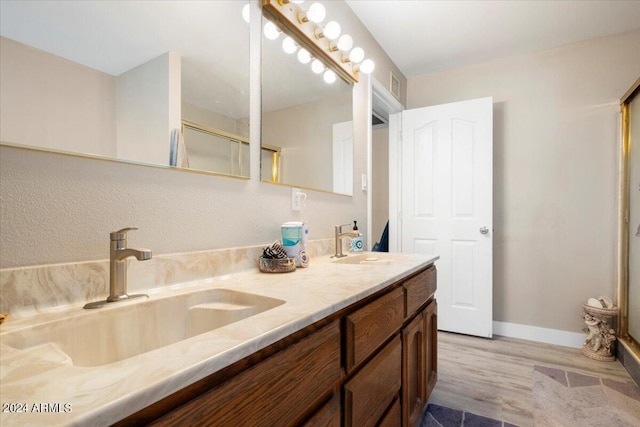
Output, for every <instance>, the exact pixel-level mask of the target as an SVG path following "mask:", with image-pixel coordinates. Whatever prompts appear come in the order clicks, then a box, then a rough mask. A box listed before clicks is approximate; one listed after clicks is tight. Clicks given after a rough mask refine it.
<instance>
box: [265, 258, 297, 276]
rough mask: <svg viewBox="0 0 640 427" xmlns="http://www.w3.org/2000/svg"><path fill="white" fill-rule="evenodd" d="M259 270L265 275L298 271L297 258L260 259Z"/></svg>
mask: <svg viewBox="0 0 640 427" xmlns="http://www.w3.org/2000/svg"><path fill="white" fill-rule="evenodd" d="M258 269H259V270H260V271H262V272H263V273H290V272H292V271H295V270H296V259H295V258H282V259H270V258H263V257H260V258H258Z"/></svg>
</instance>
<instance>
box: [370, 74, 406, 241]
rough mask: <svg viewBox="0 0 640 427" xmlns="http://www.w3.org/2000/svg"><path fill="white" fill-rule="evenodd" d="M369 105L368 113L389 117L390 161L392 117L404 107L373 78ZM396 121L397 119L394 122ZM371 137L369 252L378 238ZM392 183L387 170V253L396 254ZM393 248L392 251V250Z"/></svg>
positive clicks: (396, 191)
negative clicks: (374, 224) (375, 223)
mask: <svg viewBox="0 0 640 427" xmlns="http://www.w3.org/2000/svg"><path fill="white" fill-rule="evenodd" d="M370 80H371V88H370V90H371V105H370V108H369V111H370V112H372V111H373V110H374V109H375V110H376V112H383V113H386V114H387V115H388V117H389V159H391V156H392V152H393V151H394V149H395V148H392V145H394V144H395V145H397V144H398V138H394V137H392V133H393V132H394V130H393V127H392V119H391V118H392V117H393V116H395V117H399V116H400V114H399V113H401V112H402V111H403V110H404V109H405V107H404V105H402V103H401V102H400V101H398V100H397V99H396V97H395V96H393V95H392V94H391V92H389V90H388V89H387V88H386V87H385V86H384V85H383V84H382V83H380V82H379V81H378V80H376V79H375V78H374V77H371V79H370ZM395 121H397V119H396V120H395ZM373 174H374V171H373V137H372V136H371V132H369V141H368V142H367V177H368V178H367V181H368V182H367V188H368V189H369V191H367V239H366V241H367V245H368V248H369V250H371V247H372V246H373V242H375V241H376V239H378V237H380V236H374V235H373V192H374V191H375V188H373ZM393 183H394V181H393V180H392V176H391V170H389V252H398V250H397V249H396V247H395V246H392V244H391V236H392V233H391V221H392V215H391V212H394V211H393V210H392V207H393V208H394V209H395V208H396V207H397V206H396V205H394V204H393V203H394V202H392V199H395V198H396V197H397V196H398V194H399V191H398V188H397V184H395V185H394V184H393ZM395 212H396V215H395V216H396V218H394V220H397V212H398V211H397V209H396V210H395ZM392 248H394V249H395V250H394V249H392Z"/></svg>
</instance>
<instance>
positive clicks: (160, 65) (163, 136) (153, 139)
mask: <svg viewBox="0 0 640 427" xmlns="http://www.w3.org/2000/svg"><path fill="white" fill-rule="evenodd" d="M180 76H181V72H180V56H179V55H178V54H176V53H174V52H167V53H165V54H163V55H160V56H159V57H157V58H154V59H152V60H150V61H148V62H145V63H144V64H141V65H139V66H137V67H136V68H134V69H132V70H129V71H127V72H126V73H122V74H121V75H119V76H118V77H117V79H116V107H117V150H116V157H117V158H119V159H127V160H135V161H140V162H145V163H151V164H157V165H168V164H169V142H170V137H171V130H172V129H179V128H180V126H181V112H180V110H181V90H180V86H181V77H180Z"/></svg>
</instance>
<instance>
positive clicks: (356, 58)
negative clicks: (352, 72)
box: [349, 47, 364, 64]
mask: <svg viewBox="0 0 640 427" xmlns="http://www.w3.org/2000/svg"><path fill="white" fill-rule="evenodd" d="M349 59H350V60H351V62H353V63H354V64H357V63H359V62H361V61H362V60H363V59H364V50H362V48H361V47H354V48H353V50H352V51H351V53H349Z"/></svg>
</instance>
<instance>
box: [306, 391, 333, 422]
mask: <svg viewBox="0 0 640 427" xmlns="http://www.w3.org/2000/svg"><path fill="white" fill-rule="evenodd" d="M341 419H342V417H341V413H340V394H336V395H334V396H333V397H332V398H331V400H329V401H328V402H327V403H325V404H324V405H323V406H322V408H320V409H319V410H318V412H316V413H315V414H313V416H312V417H311V418H309V419H308V420H307V421H305V423H304V424H303V427H340V420H341Z"/></svg>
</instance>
